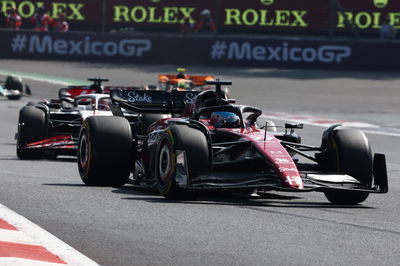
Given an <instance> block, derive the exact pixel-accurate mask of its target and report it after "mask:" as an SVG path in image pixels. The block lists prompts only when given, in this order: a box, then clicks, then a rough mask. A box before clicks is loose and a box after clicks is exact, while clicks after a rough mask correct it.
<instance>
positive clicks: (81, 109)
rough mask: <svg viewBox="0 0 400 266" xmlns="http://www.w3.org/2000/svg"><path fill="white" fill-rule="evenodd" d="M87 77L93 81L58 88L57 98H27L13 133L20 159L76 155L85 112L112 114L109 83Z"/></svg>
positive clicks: (94, 114)
mask: <svg viewBox="0 0 400 266" xmlns="http://www.w3.org/2000/svg"><path fill="white" fill-rule="evenodd" d="M89 81H92V82H93V84H92V85H90V86H70V87H68V88H62V89H60V90H59V98H58V99H53V100H49V101H48V100H43V101H39V102H37V103H32V102H30V103H28V104H27V106H24V107H23V108H22V109H21V110H20V112H19V120H18V132H17V135H16V136H17V156H18V157H19V158H20V159H39V158H42V157H43V156H45V157H47V158H55V157H56V156H58V155H70V156H76V151H77V139H78V136H79V130H80V127H81V125H82V121H83V120H84V119H85V118H87V117H88V116H109V115H112V113H111V111H110V107H109V102H110V97H109V91H110V90H112V89H113V87H103V86H102V82H104V81H108V79H102V78H90V79H89ZM118 89H129V90H130V89H132V90H134V89H137V88H136V87H118ZM106 92H107V93H106Z"/></svg>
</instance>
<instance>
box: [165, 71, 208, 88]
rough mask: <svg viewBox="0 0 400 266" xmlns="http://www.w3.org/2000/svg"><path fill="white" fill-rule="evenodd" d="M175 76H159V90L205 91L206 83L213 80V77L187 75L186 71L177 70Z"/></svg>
mask: <svg viewBox="0 0 400 266" xmlns="http://www.w3.org/2000/svg"><path fill="white" fill-rule="evenodd" d="M177 71H178V73H177V74H160V75H158V83H159V87H160V89H161V90H166V91H168V90H172V89H177V90H182V91H185V90H204V89H207V87H208V86H206V82H207V81H210V80H215V77H214V76H210V75H208V76H200V75H187V74H185V71H186V69H184V68H178V69H177Z"/></svg>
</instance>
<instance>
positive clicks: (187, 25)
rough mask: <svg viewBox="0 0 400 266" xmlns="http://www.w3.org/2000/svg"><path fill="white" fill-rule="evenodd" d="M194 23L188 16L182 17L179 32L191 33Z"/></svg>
mask: <svg viewBox="0 0 400 266" xmlns="http://www.w3.org/2000/svg"><path fill="white" fill-rule="evenodd" d="M193 28H194V25H193V23H191V22H190V18H189V17H184V18H183V21H182V24H181V29H180V32H181V33H192V32H193Z"/></svg>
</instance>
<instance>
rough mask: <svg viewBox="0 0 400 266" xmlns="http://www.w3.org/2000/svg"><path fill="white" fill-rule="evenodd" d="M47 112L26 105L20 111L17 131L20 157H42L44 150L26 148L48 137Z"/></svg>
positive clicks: (18, 154)
mask: <svg viewBox="0 0 400 266" xmlns="http://www.w3.org/2000/svg"><path fill="white" fill-rule="evenodd" d="M46 128H47V122H46V114H45V113H44V112H43V111H42V110H40V109H38V108H35V107H33V106H24V107H23V108H22V109H21V110H20V111H19V118H18V133H17V156H18V158H20V159H23V160H25V159H40V158H41V157H42V155H43V152H42V151H40V150H30V149H26V148H25V147H26V145H27V144H29V143H32V142H36V141H40V140H43V139H44V138H45V137H46Z"/></svg>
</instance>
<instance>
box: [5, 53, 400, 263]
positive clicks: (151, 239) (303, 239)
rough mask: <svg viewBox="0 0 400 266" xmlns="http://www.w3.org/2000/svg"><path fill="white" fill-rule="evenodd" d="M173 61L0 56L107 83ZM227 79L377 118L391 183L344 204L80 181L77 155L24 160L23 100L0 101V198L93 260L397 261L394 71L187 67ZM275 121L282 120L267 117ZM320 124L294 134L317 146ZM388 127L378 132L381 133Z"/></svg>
mask: <svg viewBox="0 0 400 266" xmlns="http://www.w3.org/2000/svg"><path fill="white" fill-rule="evenodd" d="M175 67H176V66H172V65H171V66H157V65H105V64H87V63H74V62H63V63H57V62H34V61H16V60H15V61H14V60H0V69H3V70H4V69H7V70H12V71H20V72H29V73H36V74H44V75H48V76H57V77H64V78H70V79H76V80H85V79H86V78H87V77H89V76H103V77H107V78H110V79H111V82H110V83H109V84H110V85H136V84H148V83H156V78H157V74H158V73H163V72H174V71H173V70H174V68H175ZM188 70H189V71H190V73H193V74H195V73H199V74H209V73H211V74H216V75H217V76H218V77H220V78H221V79H228V80H232V81H233V82H234V85H233V86H232V90H231V91H232V97H233V98H236V99H238V102H239V103H243V104H251V105H256V106H259V107H261V108H263V110H264V112H266V113H268V112H285V113H289V114H295V115H314V116H319V117H324V118H329V119H338V120H341V119H343V120H348V121H357V122H365V123H370V124H373V125H377V126H379V128H375V129H373V130H374V131H376V130H377V132H374V133H373V134H370V133H367V136H368V138H369V140H370V143H371V146H372V149H373V152H379V153H385V154H386V156H387V163H388V174H389V190H390V191H389V193H388V194H384V195H370V197H369V198H368V199H367V200H366V201H365V202H364V203H363V204H361V205H357V206H349V207H341V206H335V205H331V204H329V203H328V201H327V200H326V199H325V197H324V195H323V194H321V193H316V192H315V193H314V192H313V193H301V194H292V193H275V192H271V193H268V194H266V195H264V196H263V197H261V198H248V197H241V196H237V195H236V196H230V195H215V194H207V195H204V196H202V197H200V198H198V199H197V200H196V201H171V200H166V199H164V198H163V197H161V196H159V195H157V193H154V192H151V191H141V190H137V189H134V188H133V187H131V186H129V185H126V186H124V187H123V188H107V187H106V188H105V187H100V188H99V187H87V186H84V185H82V182H81V180H80V178H79V174H78V171H77V166H76V162H75V160H74V159H70V158H67V157H66V158H59V159H56V160H54V161H49V160H42V161H21V160H18V159H17V157H16V155H15V140H14V134H15V132H16V127H17V117H18V110H19V109H20V108H21V107H22V106H23V105H24V104H26V102H27V101H28V99H23V100H22V101H7V100H0V113H1V118H0V128H1V134H0V182H1V185H0V203H1V204H3V205H5V206H7V207H9V208H10V209H12V210H14V211H16V212H17V213H19V214H21V215H23V216H25V217H26V218H28V219H29V220H31V221H32V222H34V223H36V224H37V225H39V226H41V227H42V228H44V229H45V230H47V231H49V232H50V233H52V234H54V235H55V236H57V237H58V238H60V239H61V240H63V241H64V242H66V243H68V244H69V245H71V246H72V247H74V248H75V249H77V250H79V251H80V252H82V253H83V254H85V255H87V256H88V257H90V258H91V259H93V260H94V261H96V262H98V263H99V264H101V265H399V261H400V240H399V239H400V226H399V225H400V209H399V208H398V206H399V202H400V193H399V192H400V182H399V178H400V160H399V158H400V152H399V148H400V145H399V144H400V137H399V136H398V133H399V132H400V104H399V99H400V74H398V73H384V72H345V71H317V70H275V69H270V70H261V69H238V68H206V67H191V68H189V69H188ZM25 81H26V83H29V85H30V86H31V88H32V91H33V97H32V99H29V100H37V99H39V98H55V97H56V96H57V91H58V88H60V85H55V84H50V83H47V82H38V81H33V80H28V79H26V80H25ZM276 123H277V124H282V123H283V121H276ZM323 130H324V128H323V127H315V126H307V125H306V126H305V128H304V129H303V130H301V131H300V132H299V133H300V134H301V135H302V138H303V143H308V144H316V145H318V144H320V141H321V135H322V132H323ZM387 132H390V133H394V134H392V135H387V134H386V133H387Z"/></svg>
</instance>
